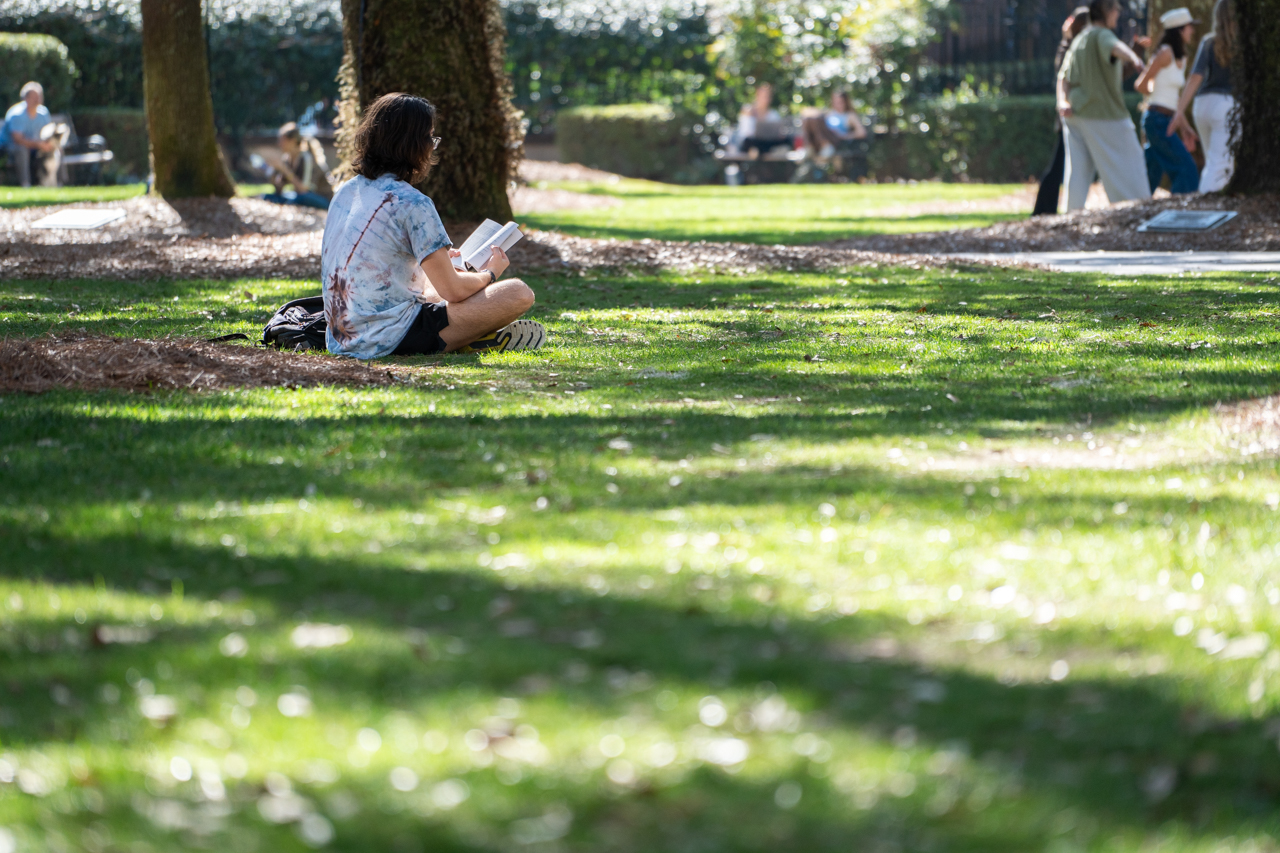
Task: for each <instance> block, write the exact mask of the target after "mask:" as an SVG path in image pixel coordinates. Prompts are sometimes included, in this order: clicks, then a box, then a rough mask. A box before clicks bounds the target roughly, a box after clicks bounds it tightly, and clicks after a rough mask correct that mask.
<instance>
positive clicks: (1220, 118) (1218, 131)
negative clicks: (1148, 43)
mask: <svg viewBox="0 0 1280 853" xmlns="http://www.w3.org/2000/svg"><path fill="white" fill-rule="evenodd" d="M1231 2H1232V0H1218V2H1217V3H1216V4H1214V7H1213V32H1211V33H1209V35H1207V36H1205V38H1204V41H1202V42H1200V50H1199V51H1197V53H1196V61H1195V62H1194V63H1192V66H1191V76H1190V77H1188V78H1187V86H1186V88H1185V89H1183V90H1182V98H1181V99H1180V100H1179V101H1178V110H1177V115H1175V116H1174V117H1173V120H1172V121H1171V122H1169V133H1170V134H1173V133H1177V132H1178V131H1179V130H1182V131H1185V132H1187V133H1192V134H1193V135H1194V134H1195V133H1197V132H1198V134H1199V137H1200V142H1201V145H1202V147H1203V148H1204V168H1203V169H1202V170H1201V171H1200V192H1202V193H1216V192H1218V191H1219V190H1221V189H1222V188H1223V187H1225V186H1226V185H1227V182H1228V181H1230V180H1231V175H1232V173H1233V172H1234V171H1235V155H1234V153H1233V149H1234V144H1233V143H1234V141H1235V140H1234V139H1233V138H1232V135H1231V130H1232V128H1231V120H1232V113H1234V112H1235V109H1236V98H1235V88H1234V87H1233V86H1232V82H1231V57H1232V54H1234V53H1235V48H1236V21H1235V14H1234V10H1233V9H1232V5H1231ZM1193 98H1194V99H1195V101H1194V104H1193V106H1192V107H1191V116H1192V118H1194V119H1195V122H1196V130H1195V131H1192V130H1191V127H1190V125H1188V124H1187V104H1189V103H1191V102H1192V99H1193Z"/></svg>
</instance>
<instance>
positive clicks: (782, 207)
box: [521, 180, 1030, 244]
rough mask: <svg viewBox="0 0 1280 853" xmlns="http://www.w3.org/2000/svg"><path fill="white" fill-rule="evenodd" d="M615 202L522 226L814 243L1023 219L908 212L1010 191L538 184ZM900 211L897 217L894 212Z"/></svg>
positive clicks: (979, 187)
mask: <svg viewBox="0 0 1280 853" xmlns="http://www.w3.org/2000/svg"><path fill="white" fill-rule="evenodd" d="M536 186H539V187H554V188H560V189H567V190H572V191H574V192H585V193H591V194H595V195H607V196H612V197H614V198H617V199H619V200H620V201H621V202H622V203H621V204H620V205H618V206H616V207H608V208H596V209H591V210H570V211H554V212H548V213H529V214H524V215H522V216H521V222H522V223H524V224H528V225H531V226H533V227H535V228H541V229H544V230H554V231H563V232H565V233H567V234H574V235H577V236H581V237H594V238H606V239H607V238H610V237H613V238H617V239H620V240H642V239H645V238H652V239H656V240H716V241H719V240H730V241H739V242H745V243H787V244H803V243H816V242H820V241H823V240H838V239H842V238H846V237H864V236H870V235H875V234H903V233H910V232H916V231H946V230H950V229H955V228H981V227H985V226H987V225H991V224H993V223H995V222H1001V221H1003V220H1006V219H1018V218H1022V217H1023V216H1026V215H1027V214H1028V213H1030V208H1029V207H1028V209H1027V210H1026V211H1025V212H1022V213H1001V212H993V211H981V210H975V211H965V210H956V211H951V212H944V213H937V212H935V213H928V212H919V213H913V212H911V211H910V210H909V207H910V206H912V205H917V206H918V205H924V204H931V205H935V206H936V205H937V204H938V203H939V202H954V203H957V204H963V203H964V202H979V201H982V200H986V199H994V198H999V197H1000V196H1004V195H1008V194H1009V193H1012V192H1016V191H1017V190H1019V189H1021V186H1020V185H1018V184H934V183H924V184H821V185H819V184H814V185H800V186H794V185H786V184H781V185H752V186H743V187H725V186H677V185H674V184H660V183H656V182H652V181H637V180H621V181H617V182H613V183H609V182H582V181H565V182H553V183H547V182H543V183H540V184H537V185H536ZM904 207H905V208H908V209H907V210H906V211H905V212H904V210H902V208H904Z"/></svg>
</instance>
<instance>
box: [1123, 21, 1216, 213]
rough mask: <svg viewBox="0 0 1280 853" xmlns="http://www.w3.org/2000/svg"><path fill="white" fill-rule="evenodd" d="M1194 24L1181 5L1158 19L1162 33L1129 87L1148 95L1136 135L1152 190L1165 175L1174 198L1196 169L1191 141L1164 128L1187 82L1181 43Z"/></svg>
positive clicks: (1193, 182) (1195, 180) (1195, 177)
mask: <svg viewBox="0 0 1280 853" xmlns="http://www.w3.org/2000/svg"><path fill="white" fill-rule="evenodd" d="M1198 23H1200V22H1199V21H1197V20H1195V19H1194V18H1193V17H1192V16H1191V11H1190V10H1189V9H1187V8H1186V7H1185V6H1184V7H1179V8H1177V9H1170V10H1169V11H1168V12H1165V13H1164V14H1163V15H1161V16H1160V24H1161V26H1163V27H1164V35H1163V36H1161V38H1160V44H1159V46H1158V47H1157V48H1156V55H1155V56H1154V57H1152V59H1151V64H1150V65H1148V66H1147V69H1146V70H1145V71H1143V72H1142V74H1141V76H1139V77H1138V79H1137V80H1136V81H1135V82H1134V84H1133V88H1134V89H1136V90H1137V91H1138V92H1140V93H1142V94H1144V95H1147V96H1148V97H1147V107H1146V110H1145V111H1144V112H1143V114H1142V132H1143V133H1144V134H1145V135H1146V137H1147V144H1146V145H1145V146H1143V153H1144V155H1145V156H1146V159H1147V180H1148V182H1149V183H1150V185H1151V191H1152V192H1155V190H1156V187H1158V186H1160V183H1161V182H1162V181H1163V180H1164V176H1165V175H1168V176H1169V191H1170V192H1171V193H1174V194H1179V193H1193V192H1195V191H1196V188H1197V187H1198V186H1199V184H1200V171H1199V169H1197V168H1196V161H1195V160H1193V159H1191V154H1190V151H1189V150H1188V149H1191V150H1194V149H1195V138H1194V137H1193V136H1191V135H1190V134H1184V135H1183V136H1179V135H1177V134H1174V133H1169V124H1170V123H1171V122H1172V121H1173V118H1174V116H1176V115H1177V113H1178V98H1179V96H1180V95H1181V94H1182V87H1183V86H1185V85H1186V82H1187V78H1186V67H1187V43H1188V42H1189V41H1190V40H1191V39H1192V38H1194V37H1195V33H1196V24H1198ZM1184 137H1185V138H1184Z"/></svg>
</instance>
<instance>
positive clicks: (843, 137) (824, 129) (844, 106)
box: [801, 92, 867, 160]
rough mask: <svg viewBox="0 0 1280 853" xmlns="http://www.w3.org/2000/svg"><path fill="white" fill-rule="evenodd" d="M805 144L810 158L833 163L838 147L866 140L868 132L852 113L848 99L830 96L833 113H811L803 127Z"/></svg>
mask: <svg viewBox="0 0 1280 853" xmlns="http://www.w3.org/2000/svg"><path fill="white" fill-rule="evenodd" d="M801 131H802V132H803V133H804V144H805V147H806V148H808V149H809V153H810V155H811V156H813V157H816V158H817V159H819V160H827V159H830V158H831V157H832V156H834V155H835V153H836V147H837V146H838V145H841V144H843V143H845V142H851V141H853V140H855V139H866V138H867V129H866V128H865V127H863V125H862V119H861V118H860V117H859V116H858V114H857V112H855V111H854V109H853V104H852V103H851V102H850V101H849V96H848V95H847V94H846V93H844V92H836V93H835V94H834V95H832V96H831V109H829V110H823V111H820V112H819V111H815V112H810V113H809V114H807V115H806V116H805V117H804V121H803V123H802V124H801Z"/></svg>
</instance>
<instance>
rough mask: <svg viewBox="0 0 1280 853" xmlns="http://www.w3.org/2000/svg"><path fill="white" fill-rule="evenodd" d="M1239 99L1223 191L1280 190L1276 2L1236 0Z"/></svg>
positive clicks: (1279, 13) (1279, 0) (1279, 1)
mask: <svg viewBox="0 0 1280 853" xmlns="http://www.w3.org/2000/svg"><path fill="white" fill-rule="evenodd" d="M1235 12H1236V29H1237V31H1238V33H1239V43H1238V44H1237V49H1238V55H1237V56H1236V57H1235V58H1234V59H1233V60H1232V70H1231V81H1232V83H1234V84H1235V87H1236V98H1237V99H1238V100H1239V102H1240V114H1239V121H1240V130H1239V134H1240V135H1239V143H1238V147H1237V148H1236V171H1235V175H1234V176H1233V177H1232V179H1231V183H1230V184H1229V185H1228V186H1227V191H1228V192H1239V193H1250V192H1253V193H1257V192H1271V193H1274V192H1280V53H1277V51H1276V46H1277V45H1280V0H1235Z"/></svg>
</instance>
